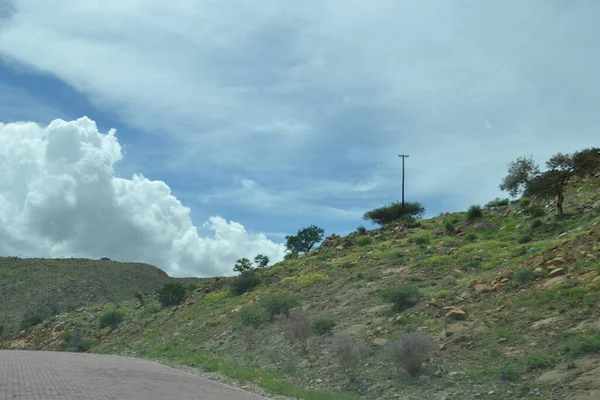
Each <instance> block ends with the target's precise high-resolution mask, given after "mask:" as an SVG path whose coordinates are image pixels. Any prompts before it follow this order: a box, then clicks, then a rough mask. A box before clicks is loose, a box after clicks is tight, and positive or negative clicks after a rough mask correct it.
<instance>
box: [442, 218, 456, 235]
mask: <svg viewBox="0 0 600 400" xmlns="http://www.w3.org/2000/svg"><path fill="white" fill-rule="evenodd" d="M444 229H446V232H448V233H452V232H456V227H455V226H454V224H453V223H452V222H450V221H446V222H444Z"/></svg>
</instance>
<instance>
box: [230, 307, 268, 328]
mask: <svg viewBox="0 0 600 400" xmlns="http://www.w3.org/2000/svg"><path fill="white" fill-rule="evenodd" d="M237 317H238V320H239V321H240V322H241V324H242V325H243V326H248V327H252V328H259V327H260V326H261V325H262V324H263V322H264V321H265V313H264V312H263V310H262V309H261V308H260V307H256V306H246V307H242V309H241V310H240V311H239V312H238V315H237Z"/></svg>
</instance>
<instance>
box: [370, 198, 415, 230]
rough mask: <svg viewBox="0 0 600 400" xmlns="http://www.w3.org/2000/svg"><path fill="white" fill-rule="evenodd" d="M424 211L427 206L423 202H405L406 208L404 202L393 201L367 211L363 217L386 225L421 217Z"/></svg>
mask: <svg viewBox="0 0 600 400" xmlns="http://www.w3.org/2000/svg"><path fill="white" fill-rule="evenodd" d="M424 213H425V208H424V207H423V206H422V205H421V203H418V202H409V203H406V202H405V203H404V208H402V203H400V202H393V203H390V204H389V205H387V206H383V207H379V208H376V209H374V210H371V211H367V212H366V213H365V215H364V216H363V218H364V219H365V220H368V221H371V222H374V223H376V224H378V225H386V224H389V223H391V222H396V221H402V220H407V219H408V220H414V219H419V218H421V217H422V216H423V214H424Z"/></svg>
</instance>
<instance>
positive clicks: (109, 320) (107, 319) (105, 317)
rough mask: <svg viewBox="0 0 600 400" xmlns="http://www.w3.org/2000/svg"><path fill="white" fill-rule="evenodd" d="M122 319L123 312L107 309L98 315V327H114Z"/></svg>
mask: <svg viewBox="0 0 600 400" xmlns="http://www.w3.org/2000/svg"><path fill="white" fill-rule="evenodd" d="M122 321H123V313H122V312H120V311H116V310H111V311H107V312H105V313H104V314H102V316H101V317H100V320H99V322H98V324H99V327H100V329H103V328H106V327H110V328H111V329H115V328H116V327H117V326H118V325H119V324H120V323H121V322H122Z"/></svg>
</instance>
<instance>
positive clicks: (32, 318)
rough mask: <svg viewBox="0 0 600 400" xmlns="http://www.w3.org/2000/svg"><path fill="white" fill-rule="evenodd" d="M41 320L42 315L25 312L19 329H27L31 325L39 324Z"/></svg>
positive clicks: (42, 318)
mask: <svg viewBox="0 0 600 400" xmlns="http://www.w3.org/2000/svg"><path fill="white" fill-rule="evenodd" d="M42 322H44V317H42V316H41V315H40V314H35V313H34V314H27V315H25V316H24V317H23V319H22V320H21V330H22V331H24V330H27V329H29V328H31V327H32V326H36V325H39V324H41V323H42Z"/></svg>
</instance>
